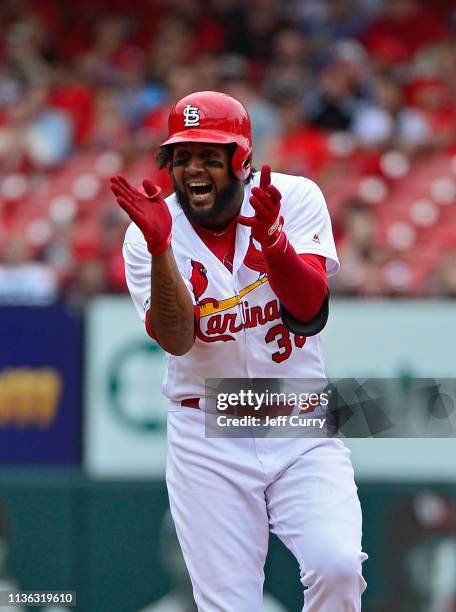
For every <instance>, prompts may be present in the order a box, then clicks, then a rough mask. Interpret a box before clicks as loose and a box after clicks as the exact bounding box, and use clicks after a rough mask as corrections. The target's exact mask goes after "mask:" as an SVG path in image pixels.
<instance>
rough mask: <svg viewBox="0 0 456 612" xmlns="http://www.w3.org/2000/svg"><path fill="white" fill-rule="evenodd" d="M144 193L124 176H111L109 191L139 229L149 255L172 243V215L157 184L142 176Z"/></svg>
mask: <svg viewBox="0 0 456 612" xmlns="http://www.w3.org/2000/svg"><path fill="white" fill-rule="evenodd" d="M142 188H143V190H144V193H141V191H138V190H137V189H135V188H134V187H132V186H131V185H130V183H129V182H128V181H127V179H126V178H125V177H123V176H120V175H118V176H112V177H111V190H112V192H113V193H114V195H115V196H116V200H117V202H118V204H119V206H121V207H122V208H123V209H124V211H125V212H126V213H127V214H128V216H129V217H130V219H131V220H132V221H133V222H134V223H136V225H137V226H138V227H139V229H140V230H141V231H142V233H143V236H144V239H145V240H146V243H147V250H148V251H149V253H150V254H151V255H159V254H160V253H163V252H164V251H166V249H167V248H168V247H169V245H170V242H171V229H172V218H171V213H170V212H169V210H168V206H167V205H166V202H165V200H164V199H163V198H162V197H161V195H160V191H161V189H160V187H157V185H154V183H153V182H152V181H151V180H149V179H145V180H144V181H143V186H142Z"/></svg>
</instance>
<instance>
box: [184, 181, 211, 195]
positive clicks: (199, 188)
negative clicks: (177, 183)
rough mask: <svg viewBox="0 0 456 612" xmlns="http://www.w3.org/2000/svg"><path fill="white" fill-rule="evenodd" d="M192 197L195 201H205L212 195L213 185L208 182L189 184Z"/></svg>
mask: <svg viewBox="0 0 456 612" xmlns="http://www.w3.org/2000/svg"><path fill="white" fill-rule="evenodd" d="M187 187H188V190H189V192H190V194H191V196H192V197H193V198H194V199H195V200H205V199H206V198H208V197H209V196H210V194H211V193H212V184H211V183H206V182H201V181H198V182H196V181H195V182H192V183H188V184H187Z"/></svg>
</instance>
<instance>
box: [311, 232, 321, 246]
mask: <svg viewBox="0 0 456 612" xmlns="http://www.w3.org/2000/svg"><path fill="white" fill-rule="evenodd" d="M312 241H313V242H317V243H318V244H320V236H319V235H318V234H314V237H313V238H312Z"/></svg>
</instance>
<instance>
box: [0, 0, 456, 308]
mask: <svg viewBox="0 0 456 612" xmlns="http://www.w3.org/2000/svg"><path fill="white" fill-rule="evenodd" d="M452 7H454V4H453V2H452V1H451V0H448V1H446V0H433V2H432V3H429V2H420V1H419V0H192V1H189V0H130V1H129V2H127V1H126V0H79V2H77V3H75V2H71V3H70V2H66V1H64V2H57V1H53V0H2V2H1V4H0V32H1V37H0V41H1V42H0V302H1V303H3V304H4V303H15V304H18V303H27V304H29V303H37V304H39V303H43V304H44V303H49V302H52V301H54V300H56V299H66V300H71V301H74V302H84V301H85V300H86V299H88V298H90V297H91V296H93V295H96V294H99V293H105V292H124V291H125V290H126V287H125V280H124V275H123V262H122V257H121V244H122V240H123V235H124V231H125V228H126V226H127V224H128V220H127V219H126V217H125V216H124V213H123V212H122V211H121V210H118V209H117V207H116V205H115V203H114V200H113V198H112V197H111V194H110V191H109V187H108V184H109V181H108V177H109V176H110V175H111V174H114V173H117V172H121V173H123V174H125V175H126V176H127V177H128V178H129V180H131V181H132V182H133V183H135V184H137V185H139V184H140V182H141V181H142V179H143V178H144V177H146V176H150V177H151V178H153V179H154V180H157V181H159V182H160V184H161V185H162V187H163V189H164V191H165V192H167V193H170V192H171V184H170V181H169V178H168V176H167V174H166V173H165V172H161V173H158V171H157V169H156V168H155V164H154V161H153V160H154V157H155V152H156V148H157V145H158V144H159V143H160V141H161V140H162V139H163V137H164V134H165V130H166V117H167V112H168V109H169V107H170V105H171V103H172V102H173V101H175V100H176V99H178V98H180V97H182V96H183V95H186V94H187V93H189V92H191V91H195V90H203V89H215V90H220V91H225V92H227V93H229V94H231V95H233V96H234V97H236V98H238V99H240V100H241V101H242V102H243V103H244V104H245V106H246V107H247V109H248V111H249V113H250V115H251V117H252V121H253V132H254V143H255V150H254V162H255V165H256V167H257V168H258V167H260V166H261V164H262V163H264V162H266V161H267V162H268V163H270V164H271V166H272V167H273V169H274V170H276V171H282V172H288V173H292V174H300V175H304V176H307V177H310V178H312V179H314V180H315V181H316V182H317V183H318V184H319V185H320V186H321V188H322V189H323V192H324V193H325V195H326V198H327V202H328V206H329V208H330V211H331V215H332V219H333V226H334V232H335V236H336V241H337V246H338V250H339V254H340V258H341V262H342V271H341V273H340V274H339V275H338V276H337V277H336V278H335V279H334V283H333V286H332V292H333V293H338V294H345V295H361V296H379V295H382V296H383V295H384V296H403V295H407V296H420V295H434V296H448V297H456V11H455V10H454V8H452Z"/></svg>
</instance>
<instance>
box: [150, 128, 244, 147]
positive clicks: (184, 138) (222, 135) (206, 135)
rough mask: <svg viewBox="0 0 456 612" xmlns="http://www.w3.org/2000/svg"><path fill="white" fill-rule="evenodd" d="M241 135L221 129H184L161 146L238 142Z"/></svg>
mask: <svg viewBox="0 0 456 612" xmlns="http://www.w3.org/2000/svg"><path fill="white" fill-rule="evenodd" d="M238 140H239V136H236V135H234V134H229V133H228V134H227V133H226V132H222V131H219V130H193V129H191V130H184V131H182V132H176V133H175V134H174V135H173V136H171V138H168V140H165V142H162V143H161V145H160V146H161V147H166V145H172V144H178V143H179V142H207V143H209V144H236V143H237V142H238Z"/></svg>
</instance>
